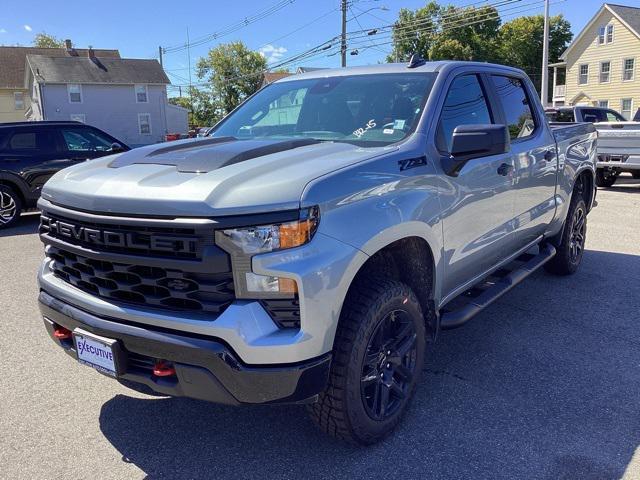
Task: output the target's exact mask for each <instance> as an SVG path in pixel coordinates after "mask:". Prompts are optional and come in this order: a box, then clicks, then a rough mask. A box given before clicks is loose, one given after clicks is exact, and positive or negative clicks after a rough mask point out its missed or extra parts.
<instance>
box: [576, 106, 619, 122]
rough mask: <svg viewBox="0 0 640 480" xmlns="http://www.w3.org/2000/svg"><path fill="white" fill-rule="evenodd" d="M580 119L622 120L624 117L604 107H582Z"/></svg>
mask: <svg viewBox="0 0 640 480" xmlns="http://www.w3.org/2000/svg"><path fill="white" fill-rule="evenodd" d="M581 112H582V120H583V121H584V122H589V123H596V122H624V121H625V119H624V117H623V116H622V115H620V114H619V113H618V112H615V111H613V110H606V109H604V108H583V109H581Z"/></svg>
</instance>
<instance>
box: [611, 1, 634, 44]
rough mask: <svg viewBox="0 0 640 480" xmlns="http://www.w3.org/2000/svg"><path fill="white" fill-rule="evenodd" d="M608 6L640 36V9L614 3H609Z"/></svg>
mask: <svg viewBox="0 0 640 480" xmlns="http://www.w3.org/2000/svg"><path fill="white" fill-rule="evenodd" d="M607 6H608V7H609V8H610V9H611V10H613V11H614V12H615V13H616V14H617V15H618V16H619V17H620V18H622V19H623V20H624V21H625V22H626V23H627V25H629V26H630V27H631V28H632V29H633V30H634V33H635V34H636V35H638V36H640V8H637V7H628V6H626V5H615V4H613V3H607Z"/></svg>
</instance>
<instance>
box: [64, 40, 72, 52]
mask: <svg viewBox="0 0 640 480" xmlns="http://www.w3.org/2000/svg"><path fill="white" fill-rule="evenodd" d="M64 48H66V49H67V50H71V49H72V48H73V47H72V46H71V40H69V39H68V38H67V39H66V40H65V41H64Z"/></svg>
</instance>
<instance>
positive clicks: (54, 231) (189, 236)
mask: <svg viewBox="0 0 640 480" xmlns="http://www.w3.org/2000/svg"><path fill="white" fill-rule="evenodd" d="M39 230H40V234H41V235H43V236H44V237H45V238H46V237H48V238H51V239H56V240H60V241H63V242H65V243H67V244H71V245H74V246H78V247H82V248H90V249H93V250H99V251H101V252H111V253H118V254H125V255H139V256H150V257H164V258H175V259H199V258H201V257H202V252H203V248H204V247H206V246H207V245H213V234H212V233H211V232H210V231H208V230H205V231H198V230H197V229H195V228H182V227H176V228H173V227H164V226H151V225H140V224H133V225H132V224H126V223H125V222H122V223H121V224H120V223H115V224H114V223H100V222H92V221H87V220H77V219H70V218H66V217H64V216H61V215H58V214H54V213H51V212H42V215H41V218H40V229H39ZM207 233H208V235H207Z"/></svg>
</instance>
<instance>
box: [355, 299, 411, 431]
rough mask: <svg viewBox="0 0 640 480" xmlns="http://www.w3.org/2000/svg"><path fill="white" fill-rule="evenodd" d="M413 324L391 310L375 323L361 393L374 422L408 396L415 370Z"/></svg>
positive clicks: (399, 312)
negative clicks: (376, 325)
mask: <svg viewBox="0 0 640 480" xmlns="http://www.w3.org/2000/svg"><path fill="white" fill-rule="evenodd" d="M416 338H417V333H416V329H415V325H414V323H413V321H412V320H411V318H410V317H409V314H408V313H407V312H406V311H404V310H394V311H392V312H390V313H389V314H387V315H386V316H385V317H384V318H383V319H382V320H381V321H380V323H379V324H378V327H377V328H376V330H375V332H374V334H373V336H372V337H371V340H370V341H369V344H368V346H367V350H366V354H365V358H364V361H363V365H362V380H361V384H360V392H361V393H360V394H361V397H362V403H363V404H364V407H365V410H366V412H367V414H368V415H369V416H370V417H371V418H372V419H373V420H384V419H386V418H389V417H391V416H393V415H394V414H395V413H396V412H397V411H398V409H399V408H400V406H401V405H402V403H403V401H404V399H405V397H406V396H407V394H408V391H409V387H410V385H411V380H412V379H413V376H414V375H415V367H416V353H417V346H416Z"/></svg>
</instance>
